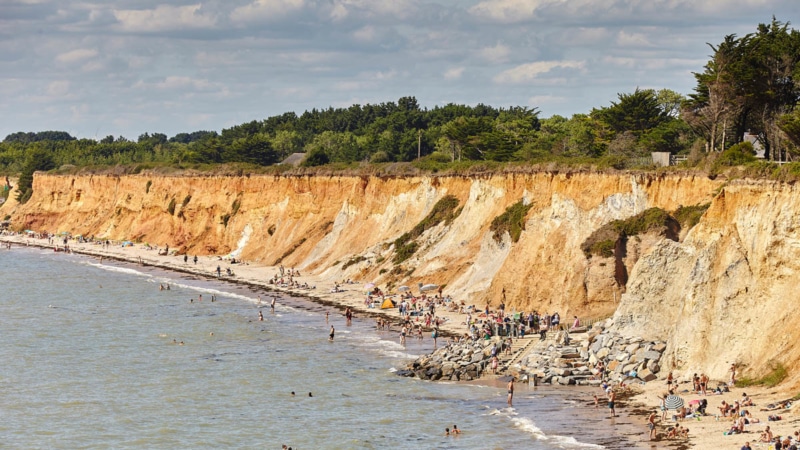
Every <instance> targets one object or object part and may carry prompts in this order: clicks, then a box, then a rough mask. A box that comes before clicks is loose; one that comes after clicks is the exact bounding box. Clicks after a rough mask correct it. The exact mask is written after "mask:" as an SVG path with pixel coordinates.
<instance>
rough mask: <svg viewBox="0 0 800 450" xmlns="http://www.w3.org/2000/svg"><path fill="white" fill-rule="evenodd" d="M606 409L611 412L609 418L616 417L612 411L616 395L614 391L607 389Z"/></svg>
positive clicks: (613, 410) (614, 411)
mask: <svg viewBox="0 0 800 450" xmlns="http://www.w3.org/2000/svg"><path fill="white" fill-rule="evenodd" d="M606 392H608V409H610V410H611V418H612V419H613V418H614V417H617V411H616V410H615V409H614V400H615V399H616V398H617V394H616V393H614V389H612V388H608V391H606Z"/></svg>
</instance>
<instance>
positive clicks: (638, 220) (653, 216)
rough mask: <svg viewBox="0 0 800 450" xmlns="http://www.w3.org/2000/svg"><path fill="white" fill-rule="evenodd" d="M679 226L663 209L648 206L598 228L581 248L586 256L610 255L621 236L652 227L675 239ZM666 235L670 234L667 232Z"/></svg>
mask: <svg viewBox="0 0 800 450" xmlns="http://www.w3.org/2000/svg"><path fill="white" fill-rule="evenodd" d="M687 215H689V214H688V213H687ZM700 215H702V213H700ZM698 220H699V216H698ZM680 226H681V225H680V223H679V222H678V221H677V220H675V218H674V217H672V216H670V215H669V214H668V213H667V212H666V211H664V210H663V209H661V208H650V209H646V210H644V211H642V212H641V213H639V214H637V215H635V216H632V217H629V218H627V219H625V220H614V221H612V222H609V223H607V224H605V225H603V226H602V227H600V228H598V229H597V230H595V231H594V232H593V233H592V234H591V235H589V237H588V238H586V240H585V241H583V243H582V244H581V250H583V253H584V254H585V255H586V257H587V258H588V257H590V256H592V255H598V256H602V257H610V256H613V255H614V246H615V245H616V242H617V240H618V239H619V238H620V237H621V236H636V235H639V234H644V233H647V232H648V231H650V230H654V229H665V230H667V232H670V233H674V236H675V238H676V239H677V232H678V231H679V230H680ZM667 237H670V235H669V234H667Z"/></svg>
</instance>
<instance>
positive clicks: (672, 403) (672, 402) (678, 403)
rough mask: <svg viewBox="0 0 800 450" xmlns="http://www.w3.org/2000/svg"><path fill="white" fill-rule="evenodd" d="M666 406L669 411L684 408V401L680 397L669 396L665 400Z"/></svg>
mask: <svg viewBox="0 0 800 450" xmlns="http://www.w3.org/2000/svg"><path fill="white" fill-rule="evenodd" d="M664 406H665V407H666V408H667V409H680V408H683V399H682V398H680V397H678V396H677V395H668V396H667V398H666V399H664Z"/></svg>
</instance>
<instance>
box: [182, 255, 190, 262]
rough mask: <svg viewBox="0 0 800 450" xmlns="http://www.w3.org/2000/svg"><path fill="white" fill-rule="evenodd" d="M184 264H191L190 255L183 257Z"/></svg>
mask: <svg viewBox="0 0 800 450" xmlns="http://www.w3.org/2000/svg"><path fill="white" fill-rule="evenodd" d="M183 263H184V264H188V263H189V255H183Z"/></svg>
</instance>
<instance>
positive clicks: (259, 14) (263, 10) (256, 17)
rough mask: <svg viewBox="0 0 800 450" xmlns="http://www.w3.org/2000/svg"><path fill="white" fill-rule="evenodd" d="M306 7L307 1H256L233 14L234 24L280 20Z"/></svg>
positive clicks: (235, 10) (241, 7) (237, 9)
mask: <svg viewBox="0 0 800 450" xmlns="http://www.w3.org/2000/svg"><path fill="white" fill-rule="evenodd" d="M305 6H306V2H305V0H255V1H254V2H253V3H250V4H249V5H245V6H240V7H239V8H236V9H234V10H233V11H232V12H231V16H230V17H231V21H233V22H234V23H251V22H259V21H262V20H266V21H274V20H279V19H281V18H283V17H285V16H287V15H289V14H291V13H293V12H296V11H299V10H301V9H303V8H304V7H305Z"/></svg>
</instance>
